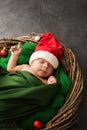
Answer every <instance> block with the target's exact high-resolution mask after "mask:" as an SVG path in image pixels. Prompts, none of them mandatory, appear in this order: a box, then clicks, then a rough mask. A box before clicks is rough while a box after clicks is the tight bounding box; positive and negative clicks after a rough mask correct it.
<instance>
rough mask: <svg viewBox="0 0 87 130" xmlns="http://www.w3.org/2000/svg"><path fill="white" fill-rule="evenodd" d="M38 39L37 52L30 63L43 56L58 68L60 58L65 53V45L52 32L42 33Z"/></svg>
mask: <svg viewBox="0 0 87 130" xmlns="http://www.w3.org/2000/svg"><path fill="white" fill-rule="evenodd" d="M36 40H37V38H36ZM38 40H39V41H38V44H37V46H36V48H35V52H34V53H33V54H32V55H31V57H30V60H29V63H30V64H31V62H32V61H33V60H35V59H38V58H43V59H45V60H47V61H48V62H49V63H50V64H51V65H52V66H53V67H54V68H55V69H56V68H57V67H58V65H59V61H58V59H60V58H61V57H62V55H63V47H62V45H61V43H60V42H59V41H58V40H57V39H56V38H55V36H54V35H53V34H52V33H51V32H48V33H44V34H42V35H41V36H40V39H39V37H38Z"/></svg>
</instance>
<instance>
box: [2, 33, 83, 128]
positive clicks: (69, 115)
mask: <svg viewBox="0 0 87 130" xmlns="http://www.w3.org/2000/svg"><path fill="white" fill-rule="evenodd" d="M36 35H39V34H35V33H31V34H29V35H26V36H20V37H17V38H14V39H1V40H0V48H2V47H3V46H6V47H7V48H10V46H11V45H14V44H15V43H18V42H21V43H24V42H25V41H34V36H36ZM34 42H35V41H34ZM63 48H64V56H63V58H62V59H61V62H62V64H63V65H64V67H65V70H66V72H67V74H68V76H69V77H70V78H71V79H72V85H71V91H70V92H69V94H68V95H67V98H66V102H65V104H64V105H63V106H62V107H61V108H60V109H58V112H57V114H56V116H54V117H53V118H52V119H51V120H50V121H49V122H47V124H45V126H44V128H43V130H66V129H68V128H70V127H71V126H72V125H73V124H75V123H76V122H77V121H78V109H79V106H80V102H81V99H82V90H83V75H82V71H81V69H80V67H79V64H78V62H77V60H76V57H75V55H74V53H73V52H72V51H71V50H70V49H69V48H67V47H66V46H64V45H63ZM9 125H10V124H9ZM11 126H12V123H11ZM4 127H5V130H7V129H6V126H5V125H4V126H3V128H4ZM0 128H1V126H0ZM9 128H10V130H13V129H14V128H15V130H21V128H17V126H16V125H13V127H10V126H9Z"/></svg>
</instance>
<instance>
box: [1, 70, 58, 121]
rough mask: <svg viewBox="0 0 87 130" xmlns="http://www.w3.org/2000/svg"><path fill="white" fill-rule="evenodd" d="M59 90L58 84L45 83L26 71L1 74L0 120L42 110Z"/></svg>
mask: <svg viewBox="0 0 87 130" xmlns="http://www.w3.org/2000/svg"><path fill="white" fill-rule="evenodd" d="M49 90H50V91H49ZM57 90H58V86H57V85H46V84H43V83H42V82H41V81H40V80H39V79H38V78H36V77H35V76H34V75H32V74H30V73H29V72H26V71H21V72H14V73H8V74H6V75H5V76H0V120H7V119H13V118H19V117H21V116H24V115H27V114H31V113H33V112H35V111H38V110H40V109H41V108H43V107H45V106H47V105H48V104H49V103H50V102H51V101H52V99H53V98H54V96H55V94H56V93H57Z"/></svg>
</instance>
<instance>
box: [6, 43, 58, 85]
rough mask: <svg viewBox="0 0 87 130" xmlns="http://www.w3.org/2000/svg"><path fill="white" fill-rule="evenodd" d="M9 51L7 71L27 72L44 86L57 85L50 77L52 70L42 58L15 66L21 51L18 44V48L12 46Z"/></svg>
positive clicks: (52, 77)
mask: <svg viewBox="0 0 87 130" xmlns="http://www.w3.org/2000/svg"><path fill="white" fill-rule="evenodd" d="M10 51H11V57H10V59H9V62H8V65H7V71H9V72H14V71H29V72H30V73H32V74H34V75H35V76H36V77H38V78H39V79H40V80H41V81H42V82H43V83H45V84H55V83H57V80H56V78H55V77H54V76H52V73H53V70H54V68H53V66H52V65H51V64H50V63H49V62H48V61H46V60H45V59H43V58H37V59H35V60H33V61H32V62H31V64H22V65H16V63H17V60H18V56H19V55H20V53H21V51H22V48H21V47H20V43H19V44H18V46H12V47H11V48H10Z"/></svg>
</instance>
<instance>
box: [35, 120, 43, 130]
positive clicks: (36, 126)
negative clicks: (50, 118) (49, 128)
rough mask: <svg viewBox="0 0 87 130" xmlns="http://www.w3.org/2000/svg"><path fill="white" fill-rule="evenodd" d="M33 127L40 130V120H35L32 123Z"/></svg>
mask: <svg viewBox="0 0 87 130" xmlns="http://www.w3.org/2000/svg"><path fill="white" fill-rule="evenodd" d="M33 126H34V128H35V129H37V130H39V129H41V128H42V126H43V124H42V121H41V120H35V121H34V123H33Z"/></svg>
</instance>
